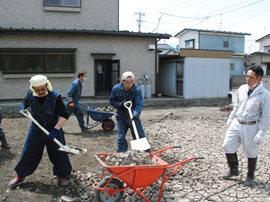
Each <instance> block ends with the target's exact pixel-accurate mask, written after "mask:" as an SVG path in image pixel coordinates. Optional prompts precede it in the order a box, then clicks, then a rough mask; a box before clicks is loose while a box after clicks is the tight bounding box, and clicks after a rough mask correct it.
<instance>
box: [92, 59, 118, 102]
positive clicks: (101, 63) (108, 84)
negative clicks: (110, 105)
mask: <svg viewBox="0 0 270 202" xmlns="http://www.w3.org/2000/svg"><path fill="white" fill-rule="evenodd" d="M118 83H119V60H95V97H98V98H108V97H109V96H110V94H111V90H112V88H113V86H114V85H116V84H118Z"/></svg>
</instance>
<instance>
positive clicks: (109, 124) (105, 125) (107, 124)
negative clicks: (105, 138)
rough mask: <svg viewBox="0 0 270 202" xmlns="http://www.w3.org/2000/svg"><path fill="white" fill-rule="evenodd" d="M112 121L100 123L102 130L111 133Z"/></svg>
mask: <svg viewBox="0 0 270 202" xmlns="http://www.w3.org/2000/svg"><path fill="white" fill-rule="evenodd" d="M114 126H115V124H114V121H113V120H111V119H107V120H105V121H103V122H102V128H103V130H105V131H112V130H113V129H114Z"/></svg>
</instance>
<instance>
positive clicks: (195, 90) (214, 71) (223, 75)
mask: <svg viewBox="0 0 270 202" xmlns="http://www.w3.org/2000/svg"><path fill="white" fill-rule="evenodd" d="M229 81H230V59H218V58H216V59H212V58H185V62H184V89H183V95H184V98H185V99H190V98H211V97H227V96H228V93H229Z"/></svg>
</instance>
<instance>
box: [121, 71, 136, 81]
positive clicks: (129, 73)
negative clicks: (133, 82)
mask: <svg viewBox="0 0 270 202" xmlns="http://www.w3.org/2000/svg"><path fill="white" fill-rule="evenodd" d="M128 77H131V78H128ZM129 79H134V74H133V73H132V72H125V73H123V75H122V80H129Z"/></svg>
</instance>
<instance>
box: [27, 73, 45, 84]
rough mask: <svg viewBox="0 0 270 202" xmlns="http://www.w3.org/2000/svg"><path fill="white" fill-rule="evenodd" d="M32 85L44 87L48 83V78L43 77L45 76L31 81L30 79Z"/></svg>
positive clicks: (37, 76)
mask: <svg viewBox="0 0 270 202" xmlns="http://www.w3.org/2000/svg"><path fill="white" fill-rule="evenodd" d="M29 82H30V85H31V86H33V87H38V86H42V85H45V84H46V83H47V82H48V79H47V77H46V76H43V75H36V76H33V77H32V78H31V79H30V81H29Z"/></svg>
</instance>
